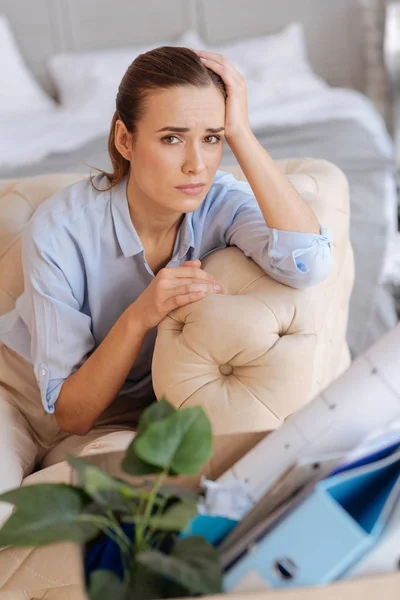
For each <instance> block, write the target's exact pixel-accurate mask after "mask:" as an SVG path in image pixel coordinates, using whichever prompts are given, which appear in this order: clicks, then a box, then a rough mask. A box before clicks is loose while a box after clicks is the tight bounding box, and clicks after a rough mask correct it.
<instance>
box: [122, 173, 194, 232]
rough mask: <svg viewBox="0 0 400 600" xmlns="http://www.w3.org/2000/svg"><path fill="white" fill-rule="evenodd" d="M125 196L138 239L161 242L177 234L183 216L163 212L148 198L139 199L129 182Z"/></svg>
mask: <svg viewBox="0 0 400 600" xmlns="http://www.w3.org/2000/svg"><path fill="white" fill-rule="evenodd" d="M126 195H127V200H128V207H129V214H130V217H131V221H132V224H133V226H134V228H135V229H136V231H137V234H138V236H139V237H140V239H142V240H143V239H146V240H152V241H154V242H162V241H163V240H165V238H168V237H169V236H171V235H176V234H177V232H178V230H179V227H180V225H181V223H182V221H183V219H184V216H185V215H184V214H182V213H171V212H163V211H162V208H160V206H159V205H156V204H155V203H153V202H152V201H151V200H150V199H149V198H140V194H139V193H137V191H136V190H133V189H132V186H129V181H128V184H127V188H126Z"/></svg>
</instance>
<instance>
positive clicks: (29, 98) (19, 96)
mask: <svg viewBox="0 0 400 600" xmlns="http://www.w3.org/2000/svg"><path fill="white" fill-rule="evenodd" d="M0 90H1V91H0V114H6V113H18V112H37V111H47V110H49V109H51V108H53V107H54V105H55V104H54V102H53V101H52V100H51V98H50V97H49V96H47V94H46V93H45V92H44V91H43V90H42V89H41V87H40V86H39V85H38V83H37V82H36V80H35V78H34V77H33V75H32V74H31V72H30V71H29V70H28V68H27V67H26V65H25V63H24V60H23V58H22V56H21V53H20V51H19V49H18V46H17V43H16V41H15V38H14V36H13V33H12V31H11V27H10V23H9V21H8V19H7V18H6V17H5V15H0Z"/></svg>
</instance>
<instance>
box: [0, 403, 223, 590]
mask: <svg viewBox="0 0 400 600" xmlns="http://www.w3.org/2000/svg"><path fill="white" fill-rule="evenodd" d="M211 451H212V432H211V426H210V423H209V421H208V419H207V417H206V415H205V413H204V411H203V410H202V409H201V408H200V407H194V408H187V409H183V410H181V411H176V410H175V409H174V408H173V407H172V406H171V405H170V404H169V403H168V402H167V401H166V400H162V401H161V402H159V403H156V404H153V405H151V406H150V407H149V408H147V410H146V411H145V412H144V413H143V415H142V417H141V420H140V423H139V427H138V431H137V435H136V437H135V438H134V440H133V441H132V443H131V445H130V446H129V447H128V449H127V451H126V454H125V457H124V459H123V461H122V469H123V470H124V471H125V472H126V473H127V474H129V475H133V476H139V477H140V478H139V479H138V483H137V485H136V484H135V485H132V484H131V483H128V482H125V481H122V480H119V479H117V478H115V477H111V476H110V475H108V474H107V473H105V472H104V471H103V470H101V469H100V468H98V467H97V466H94V465H92V464H90V463H89V462H87V461H85V460H84V459H82V458H77V457H73V456H68V462H69V464H70V465H71V466H72V467H73V469H74V470H75V473H76V479H77V483H78V485H64V484H37V485H30V486H25V487H21V488H18V489H15V490H11V491H9V492H7V493H5V494H3V495H1V496H0V501H5V502H10V503H11V504H14V505H15V510H14V512H13V514H12V515H11V517H10V518H9V520H8V521H7V522H6V523H5V524H4V526H3V528H2V529H1V530H0V547H1V546H41V545H45V544H51V543H53V542H60V541H72V542H77V543H81V544H85V543H87V542H89V540H93V539H94V538H97V537H98V536H99V534H102V533H103V534H106V535H107V536H108V537H109V538H110V539H112V540H113V541H114V542H115V543H116V544H117V545H118V547H119V550H120V556H121V561H122V566H123V578H122V579H121V578H120V577H119V576H118V575H117V574H116V573H114V572H113V571H109V570H97V571H95V572H93V573H92V574H91V575H90V578H89V582H88V593H89V598H90V599H91V600H94V599H96V600H103V599H104V600H105V599H106V598H107V600H108V599H109V598H110V597H111V596H112V594H114V597H115V598H118V599H120V600H133V598H134V599H135V600H147V599H151V598H167V597H176V596H182V595H186V596H187V595H198V594H212V593H218V592H220V591H221V582H222V575H221V569H220V566H219V560H218V552H217V550H216V549H215V548H214V547H213V546H211V545H210V544H208V543H207V542H206V541H205V540H204V539H203V538H202V537H199V536H189V537H185V538H181V537H179V532H181V531H182V530H183V529H185V527H186V525H187V524H188V522H189V521H190V520H191V519H192V518H193V517H194V516H195V515H196V514H197V500H198V497H197V496H198V494H197V492H193V491H190V490H185V489H179V488H176V487H171V486H167V485H165V480H166V478H167V477H171V476H175V475H182V474H195V473H197V472H198V471H199V470H200V469H201V467H202V465H203V464H204V462H205V461H207V460H208V458H209V457H210V455H211ZM149 476H151V477H150V478H149ZM124 524H125V525H126V524H131V525H133V535H132V536H129V535H127V533H126V531H125V530H124ZM166 539H167V540H168V541H169V544H167V546H168V550H167V552H166V551H165V550H164V548H165V541H166Z"/></svg>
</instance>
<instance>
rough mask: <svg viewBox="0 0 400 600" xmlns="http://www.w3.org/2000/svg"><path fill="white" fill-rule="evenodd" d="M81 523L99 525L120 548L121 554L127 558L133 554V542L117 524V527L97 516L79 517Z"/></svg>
mask: <svg viewBox="0 0 400 600" xmlns="http://www.w3.org/2000/svg"><path fill="white" fill-rule="evenodd" d="M78 520H79V521H84V522H86V523H93V524H94V525H97V526H98V527H99V528H100V529H101V530H102V531H103V532H104V533H105V534H106V535H107V536H108V537H109V538H110V539H112V540H113V541H114V542H115V543H116V544H117V545H118V546H119V548H120V550H121V552H122V553H123V554H125V555H127V556H129V555H130V554H131V550H132V548H131V546H132V544H131V541H130V539H129V538H128V536H126V535H125V533H124V532H123V531H122V529H121V527H120V526H119V524H118V522H117V525H118V526H117V527H116V526H115V524H114V523H113V521H111V520H110V519H108V518H107V517H101V516H97V515H85V514H83V515H79V516H78Z"/></svg>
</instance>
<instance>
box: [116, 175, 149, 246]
mask: <svg viewBox="0 0 400 600" xmlns="http://www.w3.org/2000/svg"><path fill="white" fill-rule="evenodd" d="M127 182H128V178H127V177H124V178H123V179H122V181H120V183H118V184H117V185H116V186H115V187H113V188H112V189H111V192H110V193H111V212H112V217H113V220H114V227H115V233H116V236H117V239H118V243H119V245H120V248H121V250H122V253H123V255H124V256H135V254H139V253H140V252H142V251H143V246H142V242H141V241H140V238H139V236H138V234H137V231H136V229H135V228H134V226H133V223H132V219H131V215H130V214H129V206H128V198H127V196H126V184H127Z"/></svg>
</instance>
